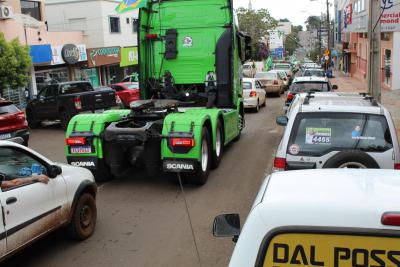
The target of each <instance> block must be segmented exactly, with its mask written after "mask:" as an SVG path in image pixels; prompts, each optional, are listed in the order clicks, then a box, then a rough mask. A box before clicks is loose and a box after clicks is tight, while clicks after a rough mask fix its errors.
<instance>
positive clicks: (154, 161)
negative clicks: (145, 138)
mask: <svg viewBox="0 0 400 267" xmlns="http://www.w3.org/2000/svg"><path fill="white" fill-rule="evenodd" d="M144 154H145V155H144V158H145V162H144V166H145V168H146V172H147V175H148V176H149V177H150V178H156V177H158V176H160V175H161V166H162V164H161V159H160V155H161V144H160V142H152V141H149V142H148V144H147V145H146V149H145V151H144Z"/></svg>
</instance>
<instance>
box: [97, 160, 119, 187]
mask: <svg viewBox="0 0 400 267" xmlns="http://www.w3.org/2000/svg"><path fill="white" fill-rule="evenodd" d="M93 176H94V179H95V180H96V182H100V183H104V182H108V181H110V180H112V179H113V178H114V176H113V175H112V173H111V171H110V168H109V167H108V166H107V165H106V163H105V162H99V163H98V167H97V169H96V170H94V171H93Z"/></svg>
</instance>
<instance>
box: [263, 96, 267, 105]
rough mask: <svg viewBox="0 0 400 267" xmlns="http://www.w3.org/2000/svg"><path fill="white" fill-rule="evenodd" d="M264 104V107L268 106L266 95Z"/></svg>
mask: <svg viewBox="0 0 400 267" xmlns="http://www.w3.org/2000/svg"><path fill="white" fill-rule="evenodd" d="M262 106H263V107H266V106H267V97H266V96H265V97H264V103H263V104H262Z"/></svg>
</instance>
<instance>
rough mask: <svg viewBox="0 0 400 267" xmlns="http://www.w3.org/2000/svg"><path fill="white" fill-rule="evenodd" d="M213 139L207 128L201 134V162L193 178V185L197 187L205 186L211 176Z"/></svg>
mask: <svg viewBox="0 0 400 267" xmlns="http://www.w3.org/2000/svg"><path fill="white" fill-rule="evenodd" d="M211 152H212V149H211V138H210V133H209V132H208V130H207V128H206V127H203V130H202V132H201V147H200V162H198V166H197V168H196V169H197V170H196V172H195V173H194V174H193V176H192V179H191V180H192V183H193V184H196V185H205V184H206V183H207V180H208V175H209V174H210V167H211Z"/></svg>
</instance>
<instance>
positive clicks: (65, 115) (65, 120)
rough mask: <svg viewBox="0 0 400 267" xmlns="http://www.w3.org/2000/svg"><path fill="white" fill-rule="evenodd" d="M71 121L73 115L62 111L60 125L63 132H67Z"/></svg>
mask: <svg viewBox="0 0 400 267" xmlns="http://www.w3.org/2000/svg"><path fill="white" fill-rule="evenodd" d="M70 120H71V115H69V112H68V111H67V110H61V111H60V123H61V128H63V130H67V128H68V123H69V121H70Z"/></svg>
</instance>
